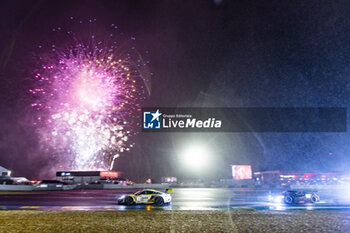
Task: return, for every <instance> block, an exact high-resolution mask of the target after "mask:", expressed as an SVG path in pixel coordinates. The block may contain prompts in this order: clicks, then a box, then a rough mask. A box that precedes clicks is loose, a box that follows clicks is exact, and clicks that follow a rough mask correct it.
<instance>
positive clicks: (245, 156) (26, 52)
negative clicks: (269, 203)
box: [0, 0, 350, 181]
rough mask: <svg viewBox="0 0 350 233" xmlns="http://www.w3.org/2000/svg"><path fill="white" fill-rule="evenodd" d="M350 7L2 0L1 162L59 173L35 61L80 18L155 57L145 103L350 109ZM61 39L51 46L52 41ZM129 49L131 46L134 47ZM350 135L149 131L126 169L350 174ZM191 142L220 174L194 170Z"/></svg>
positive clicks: (122, 166) (127, 158) (24, 172)
mask: <svg viewBox="0 0 350 233" xmlns="http://www.w3.org/2000/svg"><path fill="white" fill-rule="evenodd" d="M349 4H350V3H349V2H348V1H320V0H317V1H229V0H226V1H225V0H214V1H213V0H198V1H195V0H191V1H151V0H148V1H141V0H140V1H134V0H119V1H118V0H114V1H112V0H111V1H3V2H1V7H0V31H1V34H0V90H1V91H0V165H1V166H4V167H6V168H9V169H11V170H13V172H14V175H15V176H26V177H28V178H37V177H41V178H42V177H47V176H53V175H54V171H52V170H51V169H50V164H51V163H50V161H48V160H47V159H46V157H45V153H43V151H42V150H41V149H40V145H38V141H37V140H36V134H35V129H34V127H33V126H32V124H31V121H32V116H31V114H30V107H29V105H30V101H29V100H28V98H30V97H29V94H28V89H29V87H30V86H31V85H32V72H33V67H35V65H36V62H37V61H36V60H35V59H34V57H35V53H37V51H38V50H37V46H38V44H40V43H41V41H45V40H48V39H50V38H49V37H50V36H49V35H48V34H49V32H50V30H51V28H53V27H57V26H58V25H63V26H64V25H65V24H67V19H68V18H69V17H70V16H74V17H75V18H81V19H82V20H86V19H90V18H96V19H97V20H98V21H99V23H101V25H104V24H105V25H110V24H111V23H114V24H116V25H118V27H119V29H120V31H121V32H123V33H124V34H125V38H128V37H135V38H136V40H135V47H136V48H137V50H138V51H139V52H140V54H141V55H142V56H143V57H144V59H145V60H147V61H149V64H148V69H149V72H150V73H153V75H151V74H150V76H151V77H152V80H151V82H152V91H151V95H150V96H147V99H146V101H144V102H143V106H144V107H157V106H161V107H177V106H185V107H186V106H196V107H202V106H203V107H216V106H218V107H305V106H309V107H348V106H349V99H350V98H349V97H350V82H349V81H350V77H349V74H350V18H349V15H350V6H349ZM51 39H52V38H51ZM125 43H127V42H125ZM349 136H350V135H349V134H348V133H256V134H255V133H203V134H200V133H192V134H191V133H150V134H146V135H145V134H142V133H140V134H138V135H137V136H136V137H135V138H134V139H133V140H134V141H135V148H134V149H133V150H132V151H131V152H128V153H124V154H122V155H121V157H120V158H119V159H118V160H117V161H116V166H115V169H116V170H119V171H123V172H124V174H125V176H126V177H128V178H131V179H133V180H136V181H144V180H145V179H146V178H148V177H151V178H153V179H154V180H157V179H159V178H160V177H162V176H177V177H179V178H193V177H203V178H211V179H218V178H229V177H230V174H231V173H230V172H231V171H230V167H229V165H230V164H252V165H253V169H254V170H255V171H259V170H272V169H273V170H285V171H348V170H349V165H350V164H349V162H350V159H349V156H348V155H349V152H350V146H349V145H350V139H349V138H350V137H349ZM188 144H203V145H204V144H205V145H206V147H207V148H210V154H211V156H212V161H213V162H212V166H210V167H209V168H207V169H205V170H202V171H200V172H198V173H193V172H191V171H189V170H188V169H187V170H186V169H185V168H184V167H183V166H182V165H181V162H180V161H179V154H181V150H182V148H183V147H184V146H186V145H188Z"/></svg>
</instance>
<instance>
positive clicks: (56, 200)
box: [0, 188, 350, 211]
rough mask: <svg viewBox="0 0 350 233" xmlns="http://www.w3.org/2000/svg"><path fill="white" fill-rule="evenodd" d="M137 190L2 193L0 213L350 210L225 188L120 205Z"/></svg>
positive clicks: (179, 191)
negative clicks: (167, 202)
mask: <svg viewBox="0 0 350 233" xmlns="http://www.w3.org/2000/svg"><path fill="white" fill-rule="evenodd" d="M135 191H137V190H135V189H133V190H131V189H119V190H71V191H32V192H4V191H3V192H0V209H2V210H7V209H23V210H26V209H31V210H145V209H146V210H215V209H231V210H232V209H233V210H234V209H247V210H254V209H261V210H278V211H284V210H350V203H349V202H341V201H339V200H336V201H334V199H332V198H330V197H328V196H322V195H320V196H321V199H322V200H321V202H320V203H317V204H316V205H312V204H298V205H293V206H287V205H285V204H283V203H280V202H275V201H271V200H269V196H270V197H271V196H277V195H279V192H278V191H271V190H258V189H244V188H242V189H224V188H175V189H174V192H173V193H172V197H173V202H172V204H170V205H165V206H150V205H134V206H122V205H117V204H116V200H117V198H118V197H120V196H121V195H123V194H127V193H133V192H135Z"/></svg>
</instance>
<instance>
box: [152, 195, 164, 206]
mask: <svg viewBox="0 0 350 233" xmlns="http://www.w3.org/2000/svg"><path fill="white" fill-rule="evenodd" d="M154 203H156V205H163V204H164V200H163V198H162V197H156V200H155V202H154Z"/></svg>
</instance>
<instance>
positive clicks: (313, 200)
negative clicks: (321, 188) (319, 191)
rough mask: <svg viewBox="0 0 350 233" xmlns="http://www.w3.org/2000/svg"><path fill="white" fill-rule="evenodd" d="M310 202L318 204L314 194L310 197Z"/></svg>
mask: <svg viewBox="0 0 350 233" xmlns="http://www.w3.org/2000/svg"><path fill="white" fill-rule="evenodd" d="M311 202H312V203H316V202H318V197H317V196H316V195H315V194H314V195H312V196H311Z"/></svg>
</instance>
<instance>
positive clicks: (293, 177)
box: [254, 171, 342, 186]
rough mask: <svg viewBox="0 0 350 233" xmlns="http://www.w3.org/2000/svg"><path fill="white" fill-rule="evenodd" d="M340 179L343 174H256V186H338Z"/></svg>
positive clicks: (280, 172)
mask: <svg viewBox="0 0 350 233" xmlns="http://www.w3.org/2000/svg"><path fill="white" fill-rule="evenodd" d="M340 179H342V174H341V173H339V172H313V173H310V172H285V171H263V172H254V180H255V184H256V185H275V186H280V185H281V186H290V185H320V184H338V182H339V180H340Z"/></svg>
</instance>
